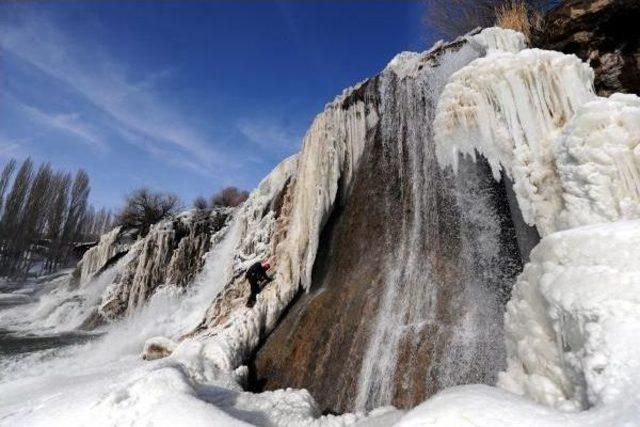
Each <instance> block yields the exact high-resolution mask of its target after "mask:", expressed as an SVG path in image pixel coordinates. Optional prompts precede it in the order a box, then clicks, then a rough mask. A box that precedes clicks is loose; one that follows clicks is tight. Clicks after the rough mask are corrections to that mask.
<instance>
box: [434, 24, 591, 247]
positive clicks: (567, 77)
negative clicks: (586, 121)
mask: <svg viewBox="0 0 640 427" xmlns="http://www.w3.org/2000/svg"><path fill="white" fill-rule="evenodd" d="M488 34H490V35H491V37H490V38H487V37H485V36H486V35H487V30H485V31H483V32H482V33H480V34H479V35H477V36H475V40H476V41H477V42H478V43H480V44H482V45H483V46H485V47H486V49H487V56H485V57H483V58H479V59H477V60H475V61H474V62H472V63H471V64H469V65H468V66H467V67H465V68H463V69H462V70H460V71H459V72H458V73H456V74H454V76H453V77H452V78H451V80H450V82H449V83H448V84H447V86H446V87H445V90H444V92H443V94H442V97H441V98H440V101H439V105H438V112H437V115H436V120H435V122H434V127H435V133H436V143H437V149H438V159H439V161H440V163H441V164H442V165H443V166H446V165H452V166H453V168H454V170H456V169H457V162H458V154H467V155H471V156H475V153H476V151H477V152H479V153H480V154H482V155H483V156H485V157H486V158H487V160H488V161H489V164H490V165H491V168H492V170H493V173H494V177H495V178H496V179H499V178H500V173H501V170H502V168H504V169H505V172H506V173H507V175H508V176H509V177H511V178H512V179H513V180H514V182H515V185H514V190H515V193H516V196H517V198H518V202H519V205H520V208H521V210H522V214H523V216H524V219H525V220H526V221H527V223H529V224H530V225H534V224H535V225H537V227H538V230H539V231H540V232H541V234H547V233H549V232H551V231H553V230H554V229H555V225H554V220H555V217H554V214H555V213H557V212H558V211H559V210H560V207H561V192H560V182H559V178H558V174H557V172H556V170H555V169H554V168H553V167H552V165H553V150H552V143H553V140H554V139H555V138H557V136H558V134H559V132H560V130H561V128H562V126H564V125H565V124H566V123H567V122H568V121H569V119H571V117H573V115H574V114H575V112H576V110H577V109H578V107H580V106H581V105H583V104H584V103H585V102H586V101H588V100H590V99H592V98H593V97H594V96H595V95H594V94H593V90H592V87H591V86H592V81H593V71H592V70H591V68H589V66H587V65H586V64H584V63H582V62H581V61H580V60H579V59H578V58H577V57H575V56H569V55H564V54H562V53H560V52H552V51H542V50H537V49H525V50H521V51H515V52H514V48H515V47H517V46H518V45H519V44H518V43H517V42H515V41H514V42H508V41H503V42H497V40H501V39H503V38H507V39H512V38H515V39H516V40H518V38H517V37H514V35H513V32H505V33H503V34H502V37H500V36H498V35H497V34H496V32H495V31H494V30H491V32H488ZM487 39H488V41H487ZM503 45H507V46H509V51H502V50H499V49H498V47H499V46H503Z"/></svg>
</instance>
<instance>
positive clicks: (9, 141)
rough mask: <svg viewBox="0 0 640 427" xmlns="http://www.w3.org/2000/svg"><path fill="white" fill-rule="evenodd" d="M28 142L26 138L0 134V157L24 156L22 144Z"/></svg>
mask: <svg viewBox="0 0 640 427" xmlns="http://www.w3.org/2000/svg"><path fill="white" fill-rule="evenodd" d="M28 142H29V140H28V139H14V138H8V137H7V136H5V135H0V159H8V158H11V157H26V156H25V153H24V145H25V144H27V143H28Z"/></svg>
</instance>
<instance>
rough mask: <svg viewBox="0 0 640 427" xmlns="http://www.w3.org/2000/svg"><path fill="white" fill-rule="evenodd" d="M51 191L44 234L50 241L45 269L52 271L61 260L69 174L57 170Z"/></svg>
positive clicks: (69, 187) (69, 185)
mask: <svg viewBox="0 0 640 427" xmlns="http://www.w3.org/2000/svg"><path fill="white" fill-rule="evenodd" d="M52 181H53V182H52V185H51V192H52V193H53V194H54V198H53V200H52V201H51V206H50V208H49V210H48V212H47V231H46V234H45V236H46V237H47V238H48V239H49V240H50V241H51V243H50V250H49V254H48V257H47V258H48V260H47V265H46V270H47V271H53V270H54V269H56V268H57V267H58V265H59V264H60V262H61V261H62V256H63V254H62V249H63V244H62V229H63V226H64V223H65V220H66V214H67V207H68V205H69V192H70V190H71V174H69V173H64V172H57V173H56V174H55V175H54V176H53V180H52Z"/></svg>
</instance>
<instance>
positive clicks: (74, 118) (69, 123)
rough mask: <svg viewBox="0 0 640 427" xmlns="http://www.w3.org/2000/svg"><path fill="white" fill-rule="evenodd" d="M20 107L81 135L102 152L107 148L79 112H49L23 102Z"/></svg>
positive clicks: (32, 115) (37, 118)
mask: <svg viewBox="0 0 640 427" xmlns="http://www.w3.org/2000/svg"><path fill="white" fill-rule="evenodd" d="M20 108H21V109H22V110H23V111H25V112H26V113H27V114H28V115H29V116H30V117H32V118H33V119H35V120H37V121H39V122H40V123H43V124H45V125H47V126H50V127H52V128H55V129H59V130H62V131H64V132H67V133H69V134H71V135H74V136H76V137H79V138H80V140H81V141H82V142H84V143H87V144H88V145H90V146H91V147H92V148H93V149H95V150H98V151H100V152H104V151H106V150H107V146H106V144H105V143H104V142H103V140H102V138H101V137H100V136H99V135H98V134H97V133H96V131H95V130H94V129H92V128H91V127H90V126H89V125H87V124H86V122H85V121H83V120H82V119H81V116H80V114H78V113H67V114H49V113H46V112H44V111H42V110H40V109H39V108H37V107H34V106H31V105H27V104H21V105H20Z"/></svg>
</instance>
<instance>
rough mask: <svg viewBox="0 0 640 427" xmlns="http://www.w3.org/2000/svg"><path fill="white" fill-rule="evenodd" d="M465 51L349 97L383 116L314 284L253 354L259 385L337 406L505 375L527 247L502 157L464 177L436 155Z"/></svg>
mask: <svg viewBox="0 0 640 427" xmlns="http://www.w3.org/2000/svg"><path fill="white" fill-rule="evenodd" d="M461 48H463V46H462V44H461V43H457V44H455V45H449V46H447V47H445V48H442V49H438V50H436V51H435V52H432V53H431V54H429V55H427V56H426V57H425V58H423V61H422V62H423V63H422V65H420V66H419V68H418V70H419V71H417V75H416V76H408V77H406V76H405V77H402V78H401V77H398V76H396V75H395V74H394V73H393V72H390V71H385V72H384V73H383V74H381V75H380V76H378V77H376V78H374V79H371V80H369V81H368V82H366V83H365V84H364V85H362V86H360V87H359V88H358V89H357V90H354V91H353V92H352V93H351V95H350V96H347V97H346V98H345V103H344V105H343V108H345V109H347V108H350V103H356V102H364V103H365V105H366V108H368V109H375V110H376V112H377V116H378V117H379V121H378V123H377V125H376V126H375V127H373V128H371V129H370V130H369V131H368V133H367V141H366V145H365V149H364V154H363V157H362V159H361V162H360V164H359V167H358V169H357V171H356V174H355V177H354V180H353V182H352V185H351V187H350V188H348V189H347V188H341V189H340V193H341V197H340V200H342V201H343V202H342V203H341V204H340V205H339V206H338V207H337V209H336V210H335V211H334V212H333V215H332V216H331V218H330V220H329V221H328V223H327V225H326V226H325V228H324V230H323V233H322V236H321V242H320V247H319V253H318V256H317V257H316V262H315V265H314V272H313V279H312V287H311V290H310V292H309V293H306V294H301V295H300V296H299V298H298V299H297V300H296V301H295V302H294V303H293V304H292V306H291V307H290V308H289V310H288V312H287V313H286V314H285V315H284V316H283V319H282V320H281V323H280V324H279V325H278V326H277V328H276V329H275V330H274V331H273V332H272V333H271V335H270V336H269V337H268V338H267V339H266V340H265V342H264V344H263V345H262V347H261V348H260V349H259V350H258V351H257V353H256V355H255V357H254V359H253V360H252V361H251V363H252V365H253V366H252V377H253V381H252V382H253V387H254V389H255V390H264V389H269V390H271V389H277V388H283V387H304V388H307V389H309V390H310V392H311V393H312V395H313V396H314V397H315V398H316V400H317V401H318V403H319V404H320V406H321V408H322V409H323V410H325V411H330V412H344V411H351V410H353V409H362V408H372V407H376V406H381V405H384V404H393V405H395V406H398V407H405V408H406V407H411V406H414V405H415V404H417V403H419V402H421V401H422V400H424V399H425V398H426V397H428V396H430V395H432V394H434V393H435V392H437V391H439V390H441V389H443V388H445V387H448V386H451V385H456V384H464V383H474V382H484V383H493V382H494V381H495V377H496V373H497V372H498V371H499V370H500V369H501V368H502V367H503V364H504V354H503V351H504V346H503V343H502V315H503V311H504V303H505V302H506V300H507V298H508V295H509V291H510V288H511V285H512V284H513V283H514V281H515V276H516V275H517V273H518V272H519V271H520V270H521V268H522V257H521V255H520V253H519V250H518V243H517V239H516V232H515V229H514V227H513V222H512V220H511V213H510V210H509V204H508V201H507V196H506V194H505V192H504V188H503V186H502V184H501V183H495V182H494V181H493V179H492V177H491V174H490V171H489V170H488V167H487V166H486V165H485V164H484V163H482V162H479V163H478V164H474V163H471V162H462V167H461V170H460V173H459V174H458V176H457V177H453V176H451V175H450V174H448V173H445V172H442V171H441V169H440V168H439V166H438V164H437V162H436V158H435V152H434V145H433V136H432V132H431V128H430V123H431V122H432V119H433V114H434V110H435V102H436V101H437V95H438V94H439V91H440V90H441V85H443V84H444V82H446V77H447V75H448V73H451V72H453V71H455V69H456V68H458V67H459V66H462V65H464V64H465V63H466V61H468V60H471V59H473V58H474V57H475V55H473V54H471V53H470V51H464V52H462V53H460V57H459V58H456V57H455V52H457V51H458V50H459V49H461ZM467 48H468V46H467ZM447 55H454V56H453V57H451V56H449V57H447ZM445 57H446V58H445ZM456 60H457V61H458V62H456ZM441 62H443V63H446V68H447V70H448V71H443V72H442V73H441V72H440V71H438V70H439V67H440V65H441ZM452 63H453V64H454V65H452Z"/></svg>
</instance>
